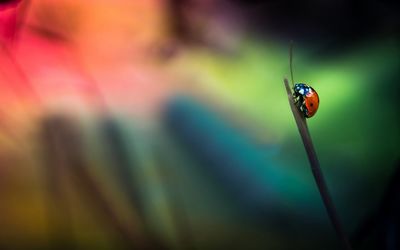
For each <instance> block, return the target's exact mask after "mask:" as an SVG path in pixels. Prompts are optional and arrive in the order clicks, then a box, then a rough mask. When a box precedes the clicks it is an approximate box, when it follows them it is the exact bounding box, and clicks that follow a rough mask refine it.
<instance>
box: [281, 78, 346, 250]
mask: <svg viewBox="0 0 400 250" xmlns="http://www.w3.org/2000/svg"><path fill="white" fill-rule="evenodd" d="M284 83H285V87H286V92H287V95H288V99H289V104H290V108H291V110H292V113H293V116H294V119H295V121H296V124H297V128H298V129H299V132H300V136H301V139H302V141H303V144H304V148H305V150H306V152H307V156H308V160H309V162H310V166H311V171H312V173H313V176H314V179H315V182H316V184H317V186H318V190H319V193H320V195H321V198H322V201H323V202H324V205H325V208H326V211H327V212H328V216H329V218H330V220H331V223H332V225H333V227H334V229H335V231H336V234H337V236H338V238H339V239H340V241H341V243H342V245H343V249H346V250H351V249H352V248H351V246H350V243H349V241H348V239H347V236H346V234H345V232H344V230H343V227H342V223H341V222H340V219H339V216H338V215H337V212H336V208H335V205H334V203H333V200H332V198H331V195H330V193H329V190H328V186H327V185H326V182H325V178H324V176H323V174H322V171H321V167H320V164H319V161H318V158H317V153H316V152H315V149H314V145H313V142H312V140H311V135H310V132H309V130H308V127H307V122H306V119H305V117H304V116H303V115H302V114H301V113H300V110H299V109H298V108H297V106H296V104H295V103H294V100H293V94H292V90H291V88H290V85H289V82H288V80H287V79H286V78H285V79H284Z"/></svg>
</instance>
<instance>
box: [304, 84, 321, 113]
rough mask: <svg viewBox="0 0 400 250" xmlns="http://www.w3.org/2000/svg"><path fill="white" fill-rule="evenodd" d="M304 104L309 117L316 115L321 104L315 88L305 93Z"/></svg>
mask: <svg viewBox="0 0 400 250" xmlns="http://www.w3.org/2000/svg"><path fill="white" fill-rule="evenodd" d="M310 88H311V87H310ZM303 105H305V107H303V108H305V109H306V111H307V112H306V117H307V118H310V117H312V116H314V115H315V113H317V110H318V106H319V96H318V94H317V92H316V91H315V90H314V89H313V88H311V90H310V91H309V92H308V93H307V94H305V96H304V103H303Z"/></svg>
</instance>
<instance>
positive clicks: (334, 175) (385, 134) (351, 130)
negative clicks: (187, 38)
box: [178, 39, 400, 230]
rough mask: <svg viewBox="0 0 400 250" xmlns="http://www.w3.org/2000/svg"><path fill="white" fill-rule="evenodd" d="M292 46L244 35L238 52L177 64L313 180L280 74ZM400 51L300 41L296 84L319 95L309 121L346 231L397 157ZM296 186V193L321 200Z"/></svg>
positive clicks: (386, 45)
mask: <svg viewBox="0 0 400 250" xmlns="http://www.w3.org/2000/svg"><path fill="white" fill-rule="evenodd" d="M288 47H289V46H282V44H278V43H268V42H256V41H255V40H247V41H244V42H243V43H242V44H241V48H240V49H239V52H238V53H235V54H233V55H228V56H227V55H216V54H213V53H209V52H205V51H203V50H197V51H192V52H190V53H187V54H186V55H185V56H183V58H181V60H180V61H179V62H178V66H179V65H183V64H185V66H186V67H187V68H189V69H191V73H190V74H191V75H192V76H193V75H195V76H196V79H197V81H200V82H201V83H202V84H205V85H207V87H208V88H209V89H210V90H211V91H212V92H214V93H217V94H216V95H218V96H220V97H221V98H222V99H223V100H224V101H227V102H229V103H232V104H234V106H235V107H236V108H237V110H236V112H237V113H239V115H240V113H245V114H246V117H250V119H254V121H249V123H252V122H255V123H257V125H259V126H261V127H262V128H263V129H265V131H266V132H265V133H266V134H268V135H270V142H271V143H274V144H277V145H279V148H280V150H279V153H278V154H277V155H275V156H273V159H274V160H275V162H277V164H283V165H284V166H287V168H286V169H285V170H284V171H288V172H290V171H293V172H295V173H296V174H298V175H301V176H304V178H305V179H309V181H310V182H314V181H313V179H312V176H311V173H310V169H309V164H308V161H307V158H306V154H305V151H304V148H303V145H302V143H301V140H300V136H299V134H298V131H297V128H296V125H295V122H294V118H293V115H292V114H291V111H290V108H289V105H288V100H287V96H286V92H285V89H284V86H283V77H285V76H287V77H289V76H290V73H289V58H288ZM399 52H400V51H399V48H398V46H397V45H396V42H395V40H391V39H386V40H381V41H370V42H364V43H363V44H360V45H358V46H356V48H355V49H354V48H353V49H350V50H347V51H344V52H341V53H340V54H338V55H333V54H330V55H324V54H322V52H320V51H318V49H316V48H303V47H301V46H300V47H299V46H295V56H294V77H295V82H305V83H308V84H310V85H311V86H313V87H314V89H315V90H316V91H317V92H318V94H319V97H320V107H319V110H318V112H317V114H316V116H315V117H313V118H311V119H309V120H308V125H309V128H310V132H311V135H312V138H313V141H314V144H315V147H316V150H317V153H318V156H319V159H320V162H321V166H322V168H323V171H324V173H325V175H326V179H327V181H328V185H329V187H330V189H331V192H332V194H333V196H334V200H335V202H336V203H337V206H338V210H339V213H340V215H341V216H342V217H343V218H344V219H345V223H346V224H347V226H348V228H349V230H353V229H354V228H355V227H356V225H357V223H359V221H360V220H361V219H362V218H363V217H364V216H365V215H366V214H367V213H369V212H371V210H372V209H374V208H375V206H376V205H377V202H378V201H379V199H380V197H381V195H382V192H383V190H384V188H385V187H386V184H387V181H388V178H389V177H390V175H391V173H392V172H393V170H394V167H395V164H396V161H398V159H400V151H399V146H398V143H399V139H400V132H399V128H400V117H399V115H400V112H399V100H398V94H399V93H400V92H399V89H400V88H399V83H398V81H399V77H398V69H399V68H400V67H399V66H400V61H399V57H398V55H399V54H400V53H399ZM189 61H190V63H188V62H189ZM188 65H189V66H188ZM189 71H190V70H189ZM287 185H291V183H287ZM293 188H296V187H293ZM297 188H298V189H299V192H298V194H299V195H303V196H304V197H307V196H310V195H311V196H312V197H315V199H319V197H318V194H317V193H312V194H310V193H307V192H306V191H304V192H302V191H301V188H302V187H297ZM305 190H308V189H307V188H306V189H305ZM315 192H316V190H315ZM321 211H322V212H323V209H322V210H321ZM321 211H320V212H321Z"/></svg>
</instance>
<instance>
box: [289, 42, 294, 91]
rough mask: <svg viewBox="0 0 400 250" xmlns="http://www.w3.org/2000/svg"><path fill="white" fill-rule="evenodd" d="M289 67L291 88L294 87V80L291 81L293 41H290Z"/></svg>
mask: <svg viewBox="0 0 400 250" xmlns="http://www.w3.org/2000/svg"><path fill="white" fill-rule="evenodd" d="M289 67H290V77H291V79H292V87H294V80H293V41H290V49H289Z"/></svg>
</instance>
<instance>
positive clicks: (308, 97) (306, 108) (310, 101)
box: [293, 83, 319, 118]
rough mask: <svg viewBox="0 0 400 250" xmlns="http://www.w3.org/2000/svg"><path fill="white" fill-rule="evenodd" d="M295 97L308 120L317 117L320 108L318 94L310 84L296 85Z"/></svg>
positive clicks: (294, 89) (294, 88)
mask: <svg viewBox="0 0 400 250" xmlns="http://www.w3.org/2000/svg"><path fill="white" fill-rule="evenodd" d="M293 92H294V93H293V97H294V100H295V103H296V105H297V106H298V107H299V109H300V111H301V112H302V113H303V115H304V116H305V117H306V118H310V117H312V116H314V115H315V113H316V112H317V110H318V106H319V96H318V94H317V92H316V91H315V90H314V89H313V88H312V87H311V86H310V85H308V84H305V83H296V84H295V85H294V87H293Z"/></svg>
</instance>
